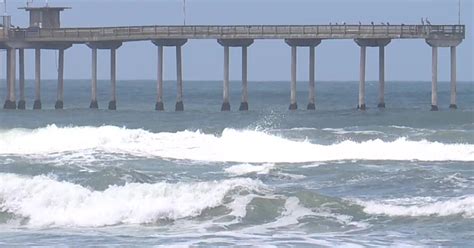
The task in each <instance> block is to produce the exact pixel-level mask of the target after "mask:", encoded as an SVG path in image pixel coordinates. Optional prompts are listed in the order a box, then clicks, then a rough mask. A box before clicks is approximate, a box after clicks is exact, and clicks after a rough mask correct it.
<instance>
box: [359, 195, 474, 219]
mask: <svg viewBox="0 0 474 248" xmlns="http://www.w3.org/2000/svg"><path fill="white" fill-rule="evenodd" d="M356 202H357V204H359V205H361V206H363V208H364V212H366V213H368V214H376V215H387V216H408V217H424V216H451V215H461V216H463V217H465V218H474V196H473V195H468V196H463V197H455V198H451V199H444V200H443V199H434V198H431V197H417V198H416V197H415V198H403V199H391V200H383V201H361V200H357V201H356Z"/></svg>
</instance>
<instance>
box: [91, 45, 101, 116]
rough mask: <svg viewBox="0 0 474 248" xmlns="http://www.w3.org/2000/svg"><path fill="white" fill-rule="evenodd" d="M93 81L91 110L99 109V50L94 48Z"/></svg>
mask: <svg viewBox="0 0 474 248" xmlns="http://www.w3.org/2000/svg"><path fill="white" fill-rule="evenodd" d="M91 69H92V81H91V104H90V105H89V108H91V109H98V108H99V104H98V103H97V48H92V68H91Z"/></svg>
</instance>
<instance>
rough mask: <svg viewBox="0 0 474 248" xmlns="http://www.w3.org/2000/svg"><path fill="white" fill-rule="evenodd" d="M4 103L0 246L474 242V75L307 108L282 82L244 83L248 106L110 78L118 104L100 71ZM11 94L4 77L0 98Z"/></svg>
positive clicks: (352, 94) (348, 95)
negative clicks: (434, 103) (224, 108)
mask: <svg viewBox="0 0 474 248" xmlns="http://www.w3.org/2000/svg"><path fill="white" fill-rule="evenodd" d="M33 85H34V84H33V82H32V81H28V82H27V108H28V109H30V110H26V111H19V110H16V111H5V110H0V246H40V245H45V246H52V245H58V244H63V245H71V246H97V245H109V246H155V245H158V246H159V245H162V246H172V245H174V246H193V245H201V246H219V245H241V246H245V245H250V246H262V245H266V246H314V245H319V246H342V245H348V246H355V247H358V246H389V245H395V246H467V247H469V246H474V241H473V240H474V231H473V230H474V229H473V226H474V82H460V83H458V107H459V109H458V110H456V111H452V110H449V109H448V106H449V84H448V83H446V82H440V84H439V108H440V111H438V112H431V111H429V109H430V94H431V92H430V90H431V87H430V83H429V82H387V85H386V104H387V108H386V109H384V110H379V109H377V108H376V106H377V97H376V95H377V83H376V82H369V83H368V84H367V106H368V110H367V111H365V112H361V111H358V110H356V106H357V92H358V91H357V87H358V83H357V82H318V83H317V87H316V88H317V89H316V91H317V94H316V108H317V110H316V111H306V110H304V109H305V108H306V104H307V83H304V82H301V83H298V96H297V100H298V105H299V108H300V109H301V110H298V111H294V112H291V111H288V110H287V109H288V105H289V82H249V107H250V111H248V112H239V111H238V107H239V104H240V83H239V82H232V83H231V88H232V91H231V106H232V111H231V112H225V113H223V112H220V111H219V110H220V106H221V103H222V95H221V94H222V83H221V82H205V81H203V82H197V81H196V82H185V84H184V108H185V111H184V112H181V113H176V112H174V104H175V91H176V87H175V85H174V83H173V82H165V96H164V102H165V109H166V111H165V112H156V111H154V110H153V109H154V104H155V98H156V96H155V92H156V90H155V82H154V81H151V80H150V81H143V80H142V81H140V80H136V81H119V82H118V88H117V90H118V96H117V98H118V99H117V101H118V102H117V108H118V110H117V111H108V110H105V109H106V108H107V102H108V101H109V87H108V86H109V83H108V82H107V81H100V82H99V107H100V108H101V109H100V110H89V109H88V108H87V107H88V106H89V101H90V88H89V87H90V82H89V81H87V80H66V82H65V99H64V104H65V109H64V110H60V111H57V110H54V109H53V108H54V102H55V94H56V86H55V82H54V81H45V82H43V84H42V87H43V88H42V102H43V110H41V111H33V110H31V107H32V102H33V100H32V99H33ZM4 93H5V83H1V85H0V94H1V95H4Z"/></svg>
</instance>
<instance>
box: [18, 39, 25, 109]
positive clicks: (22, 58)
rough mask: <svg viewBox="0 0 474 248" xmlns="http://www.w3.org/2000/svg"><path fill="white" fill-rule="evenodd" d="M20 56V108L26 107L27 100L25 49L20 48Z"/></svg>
mask: <svg viewBox="0 0 474 248" xmlns="http://www.w3.org/2000/svg"><path fill="white" fill-rule="evenodd" d="M18 57H19V61H18V64H19V67H20V68H18V70H19V74H20V75H19V77H20V82H19V86H20V100H19V101H18V109H26V101H25V49H23V48H21V49H18Z"/></svg>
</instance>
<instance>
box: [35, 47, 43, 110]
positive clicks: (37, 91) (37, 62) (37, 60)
mask: <svg viewBox="0 0 474 248" xmlns="http://www.w3.org/2000/svg"><path fill="white" fill-rule="evenodd" d="M33 109H41V49H39V48H36V49H35V102H34V103H33Z"/></svg>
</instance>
